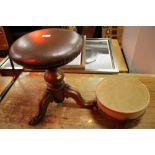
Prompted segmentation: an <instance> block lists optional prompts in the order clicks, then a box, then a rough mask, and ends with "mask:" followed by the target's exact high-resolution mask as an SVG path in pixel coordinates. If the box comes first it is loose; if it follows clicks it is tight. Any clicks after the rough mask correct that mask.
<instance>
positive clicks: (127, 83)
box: [96, 75, 150, 121]
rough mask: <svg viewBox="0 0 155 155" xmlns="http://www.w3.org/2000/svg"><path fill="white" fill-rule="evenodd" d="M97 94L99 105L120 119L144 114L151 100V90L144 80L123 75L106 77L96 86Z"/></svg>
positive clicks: (129, 118) (130, 118)
mask: <svg viewBox="0 0 155 155" xmlns="http://www.w3.org/2000/svg"><path fill="white" fill-rule="evenodd" d="M96 96H97V105H98V107H99V108H100V109H101V110H102V111H103V112H104V113H106V114H107V115H109V116H111V117H113V118H115V119H117V120H120V121H126V120H133V119H137V118H139V117H140V116H142V115H143V114H144V112H145V110H146V108H147V106H148V104H149V100H150V95H149V91H148V89H147V87H146V86H145V85H144V84H143V83H142V82H140V81H139V80H137V79H135V78H132V77H127V76H123V75H115V76H111V77H106V78H104V79H103V80H102V81H101V82H100V83H99V84H98V86H97V88H96Z"/></svg>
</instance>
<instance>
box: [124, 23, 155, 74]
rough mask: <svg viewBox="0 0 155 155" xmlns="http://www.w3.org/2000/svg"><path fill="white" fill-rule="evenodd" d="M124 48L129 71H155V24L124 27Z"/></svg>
mask: <svg viewBox="0 0 155 155" xmlns="http://www.w3.org/2000/svg"><path fill="white" fill-rule="evenodd" d="M122 48H123V51H124V54H125V57H126V60H127V64H128V67H129V72H132V73H155V26H150V27H149V26H127V27H124V32H123V37H122Z"/></svg>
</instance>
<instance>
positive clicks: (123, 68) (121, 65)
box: [111, 39, 128, 73]
mask: <svg viewBox="0 0 155 155" xmlns="http://www.w3.org/2000/svg"><path fill="white" fill-rule="evenodd" d="M111 43H112V49H113V54H114V59H115V60H116V62H117V66H118V70H119V72H120V73H122V72H126V73H127V72H128V68H127V65H126V62H125V60H124V56H123V54H122V51H121V48H120V46H119V43H118V40H117V39H112V40H111Z"/></svg>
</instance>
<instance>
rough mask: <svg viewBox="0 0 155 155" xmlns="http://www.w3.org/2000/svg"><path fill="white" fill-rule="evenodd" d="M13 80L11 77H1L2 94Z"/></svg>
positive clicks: (0, 90)
mask: <svg viewBox="0 0 155 155" xmlns="http://www.w3.org/2000/svg"><path fill="white" fill-rule="evenodd" d="M11 80H12V77H10V76H1V75H0V93H1V92H2V91H3V90H4V89H5V88H6V86H7V85H8V84H9V82H10V81H11Z"/></svg>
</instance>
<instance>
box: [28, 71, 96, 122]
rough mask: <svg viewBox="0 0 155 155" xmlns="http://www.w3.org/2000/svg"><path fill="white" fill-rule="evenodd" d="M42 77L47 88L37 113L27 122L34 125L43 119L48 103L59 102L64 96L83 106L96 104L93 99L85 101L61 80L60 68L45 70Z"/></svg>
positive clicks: (89, 106)
mask: <svg viewBox="0 0 155 155" xmlns="http://www.w3.org/2000/svg"><path fill="white" fill-rule="evenodd" d="M44 78H45V81H46V82H47V88H46V91H45V93H44V95H43V97H42V99H41V100H40V103H39V111H38V114H37V115H36V116H34V117H33V118H32V120H31V121H30V122H29V124H30V125H36V124H38V123H39V122H40V121H41V120H42V119H43V117H44V116H45V114H46V111H47V108H48V105H49V103H50V102H53V101H55V102H56V103H61V102H63V101H64V99H65V98H68V97H71V98H73V99H74V100H75V101H76V103H77V104H79V105H80V106H82V107H84V108H92V107H93V106H94V105H95V104H96V102H95V101H89V102H85V101H84V99H83V98H82V96H81V95H80V93H79V92H78V91H76V90H74V89H73V88H71V86H69V85H68V84H66V83H65V82H64V80H63V79H64V74H63V72H62V71H61V70H58V69H51V70H47V71H46V72H45V75H44Z"/></svg>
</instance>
